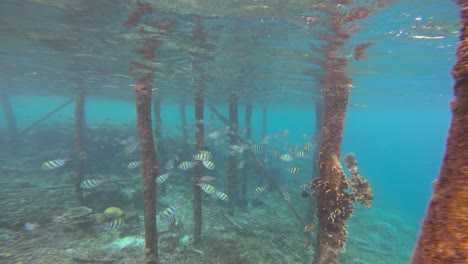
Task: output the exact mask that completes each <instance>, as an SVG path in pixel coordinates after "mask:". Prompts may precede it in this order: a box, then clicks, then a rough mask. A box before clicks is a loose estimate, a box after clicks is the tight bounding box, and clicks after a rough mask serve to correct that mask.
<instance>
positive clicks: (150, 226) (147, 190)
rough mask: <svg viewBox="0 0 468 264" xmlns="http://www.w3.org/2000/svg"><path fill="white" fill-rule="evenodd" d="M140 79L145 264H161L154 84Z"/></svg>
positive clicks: (139, 122) (139, 103) (138, 123)
mask: <svg viewBox="0 0 468 264" xmlns="http://www.w3.org/2000/svg"><path fill="white" fill-rule="evenodd" d="M149 82H150V80H147V79H139V80H137V82H136V85H135V95H136V110H137V128H138V137H139V138H140V153H141V168H142V172H143V199H144V214H145V216H144V219H145V263H146V264H155V263H158V237H157V233H156V230H157V229H156V187H155V185H156V181H155V178H156V176H157V175H159V165H158V163H157V161H156V153H155V151H154V142H153V132H152V127H151V124H152V123H151V84H150V83H149Z"/></svg>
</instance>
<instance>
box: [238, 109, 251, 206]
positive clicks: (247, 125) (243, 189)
mask: <svg viewBox="0 0 468 264" xmlns="http://www.w3.org/2000/svg"><path fill="white" fill-rule="evenodd" d="M245 138H246V140H247V141H250V139H251V138H252V103H251V102H248V103H247V104H246V105H245ZM248 157H249V156H248V155H247V153H244V161H245V165H244V168H243V172H242V174H241V186H240V199H241V200H242V201H245V199H246V198H245V196H246V194H247V179H248V177H247V171H248V162H247V160H248Z"/></svg>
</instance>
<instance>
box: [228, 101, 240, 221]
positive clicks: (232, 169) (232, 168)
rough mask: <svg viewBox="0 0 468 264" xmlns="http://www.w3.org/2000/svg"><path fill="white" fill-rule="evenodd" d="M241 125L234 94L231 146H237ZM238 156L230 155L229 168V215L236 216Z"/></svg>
mask: <svg viewBox="0 0 468 264" xmlns="http://www.w3.org/2000/svg"><path fill="white" fill-rule="evenodd" d="M238 124H239V118H238V97H237V95H236V94H235V93H234V92H233V93H232V94H231V98H230V100H229V125H228V126H229V144H231V146H232V145H236V144H237V126H238ZM236 168H237V156H235V155H229V166H228V180H227V184H228V195H229V197H230V198H231V199H230V201H229V209H228V213H229V215H231V216H233V215H234V206H235V205H236V203H238V201H239V188H238V183H239V180H238V175H237V170H236Z"/></svg>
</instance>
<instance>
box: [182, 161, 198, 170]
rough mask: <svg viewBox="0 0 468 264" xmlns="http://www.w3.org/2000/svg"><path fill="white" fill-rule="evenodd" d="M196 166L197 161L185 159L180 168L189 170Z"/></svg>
mask: <svg viewBox="0 0 468 264" xmlns="http://www.w3.org/2000/svg"><path fill="white" fill-rule="evenodd" d="M193 167H195V162H193V161H184V162H182V163H180V164H179V166H178V168H179V169H181V170H188V169H191V168H193Z"/></svg>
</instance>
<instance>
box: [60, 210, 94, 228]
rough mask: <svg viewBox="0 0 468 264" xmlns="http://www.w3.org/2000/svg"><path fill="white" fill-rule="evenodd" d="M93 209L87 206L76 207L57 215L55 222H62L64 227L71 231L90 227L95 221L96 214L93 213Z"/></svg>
mask: <svg viewBox="0 0 468 264" xmlns="http://www.w3.org/2000/svg"><path fill="white" fill-rule="evenodd" d="M92 211H93V210H92V209H91V208H88V207H86V206H80V207H75V208H72V209H70V210H68V211H66V212H65V213H63V214H62V215H61V216H59V217H56V218H55V220H54V222H55V223H58V224H62V225H63V227H64V229H65V230H69V231H74V230H78V229H79V228H83V227H89V226H90V225H91V224H92V223H94V221H95V218H94V216H93V215H92V214H91V212H92Z"/></svg>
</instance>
